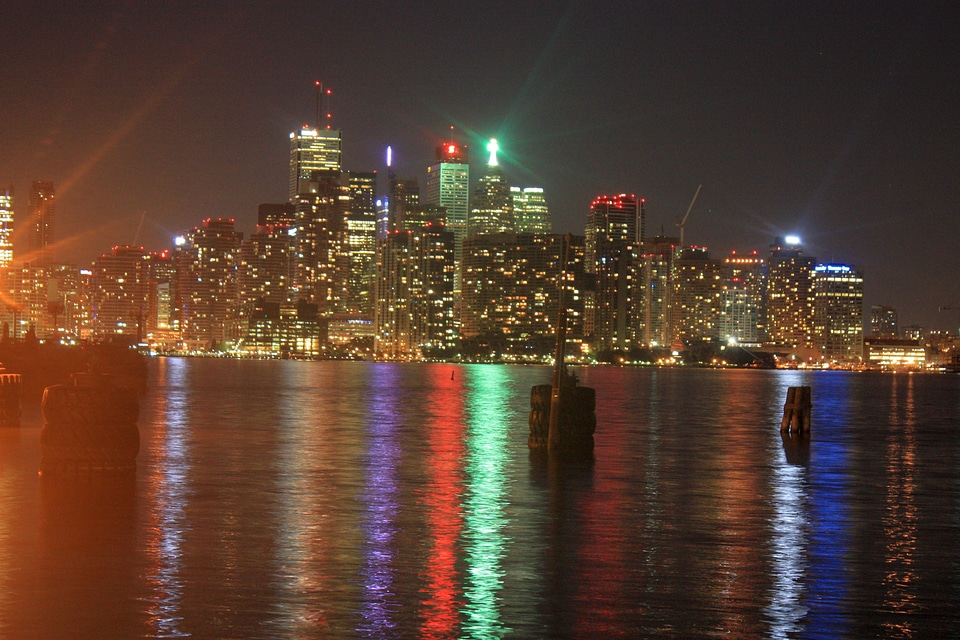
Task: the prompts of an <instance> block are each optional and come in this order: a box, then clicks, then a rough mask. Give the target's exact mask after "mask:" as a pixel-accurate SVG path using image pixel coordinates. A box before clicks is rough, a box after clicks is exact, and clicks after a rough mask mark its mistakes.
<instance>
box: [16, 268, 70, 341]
mask: <svg viewBox="0 0 960 640" xmlns="http://www.w3.org/2000/svg"><path fill="white" fill-rule="evenodd" d="M0 287H2V295H0V322H2V323H3V324H6V325H7V326H8V327H9V331H10V336H11V337H13V338H23V337H24V336H25V335H26V333H27V331H28V330H29V329H31V328H32V329H33V331H34V333H35V334H36V336H37V337H38V338H39V339H41V340H52V339H54V338H56V337H57V336H60V337H64V336H70V337H73V338H77V337H80V336H81V332H82V331H83V330H84V322H85V318H86V317H87V313H88V311H87V308H88V301H87V298H86V295H85V293H86V291H89V289H87V290H84V289H83V288H82V287H81V281H80V274H79V270H78V269H77V267H76V266H75V265H47V266H41V265H34V264H31V263H22V264H19V265H18V266H13V267H9V268H7V269H3V270H0Z"/></svg>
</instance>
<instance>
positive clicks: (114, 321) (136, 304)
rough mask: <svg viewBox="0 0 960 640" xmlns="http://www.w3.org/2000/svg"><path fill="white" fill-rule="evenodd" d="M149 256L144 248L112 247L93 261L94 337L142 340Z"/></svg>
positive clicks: (146, 305)
mask: <svg viewBox="0 0 960 640" xmlns="http://www.w3.org/2000/svg"><path fill="white" fill-rule="evenodd" d="M147 261H148V255H147V252H146V251H144V249H143V247H135V246H131V245H123V246H116V247H113V249H112V250H111V252H110V253H105V254H103V255H101V256H100V257H99V258H97V260H96V261H95V262H94V265H93V274H92V278H91V285H92V295H91V298H92V300H91V302H92V307H93V313H92V317H93V326H92V327H91V330H92V332H93V336H94V337H96V338H99V339H101V340H111V339H116V338H117V337H119V336H123V337H125V338H126V339H127V340H129V341H130V342H134V341H136V342H139V341H140V340H141V338H142V337H143V334H144V330H145V328H146V327H145V318H146V317H147V315H148V291H149V282H150V279H149V272H148V269H147Z"/></svg>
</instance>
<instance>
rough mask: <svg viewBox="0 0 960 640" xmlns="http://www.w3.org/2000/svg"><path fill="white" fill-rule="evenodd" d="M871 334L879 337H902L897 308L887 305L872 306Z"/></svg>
mask: <svg viewBox="0 0 960 640" xmlns="http://www.w3.org/2000/svg"><path fill="white" fill-rule="evenodd" d="M870 335H871V336H873V337H877V338H898V337H900V323H899V321H898V319H897V310H896V309H894V308H893V307H887V306H872V307H870Z"/></svg>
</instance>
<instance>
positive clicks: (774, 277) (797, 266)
mask: <svg viewBox="0 0 960 640" xmlns="http://www.w3.org/2000/svg"><path fill="white" fill-rule="evenodd" d="M815 262H816V258H814V257H812V256H805V255H803V251H802V250H801V247H800V242H799V240H797V239H795V238H790V237H788V238H787V239H783V238H777V239H776V240H775V241H774V243H773V244H772V245H770V258H769V259H768V261H767V304H766V307H767V339H768V340H769V341H770V342H771V343H772V344H774V345H776V346H780V347H787V348H794V347H810V346H812V345H813V340H812V338H813V336H812V329H813V265H814V263H815Z"/></svg>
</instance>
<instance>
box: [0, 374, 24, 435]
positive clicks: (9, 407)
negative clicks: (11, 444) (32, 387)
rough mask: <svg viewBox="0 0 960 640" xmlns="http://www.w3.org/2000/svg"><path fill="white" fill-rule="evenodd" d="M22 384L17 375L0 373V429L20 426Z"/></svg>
mask: <svg viewBox="0 0 960 640" xmlns="http://www.w3.org/2000/svg"><path fill="white" fill-rule="evenodd" d="M0 371H2V369H0ZM22 383H23V380H22V378H21V377H20V374H19V373H0V427H19V426H20V393H21V388H22V386H23V385H22Z"/></svg>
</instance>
